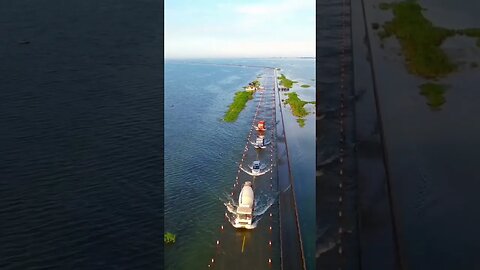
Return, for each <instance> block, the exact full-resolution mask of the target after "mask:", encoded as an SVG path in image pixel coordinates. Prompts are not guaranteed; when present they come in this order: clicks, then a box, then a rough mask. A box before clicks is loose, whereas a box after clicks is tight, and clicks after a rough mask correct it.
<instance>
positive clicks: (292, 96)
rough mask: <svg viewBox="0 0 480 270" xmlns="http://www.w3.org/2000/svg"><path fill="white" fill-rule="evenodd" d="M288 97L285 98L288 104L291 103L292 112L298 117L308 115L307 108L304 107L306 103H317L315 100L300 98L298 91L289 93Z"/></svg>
mask: <svg viewBox="0 0 480 270" xmlns="http://www.w3.org/2000/svg"><path fill="white" fill-rule="evenodd" d="M287 96H288V98H287V99H286V100H285V103H286V104H289V105H290V108H292V113H293V115H294V116H296V117H305V116H307V115H308V112H307V110H305V108H303V106H305V105H306V104H309V103H310V104H315V101H303V100H301V99H300V98H298V95H297V93H295V92H293V93H288V94H287Z"/></svg>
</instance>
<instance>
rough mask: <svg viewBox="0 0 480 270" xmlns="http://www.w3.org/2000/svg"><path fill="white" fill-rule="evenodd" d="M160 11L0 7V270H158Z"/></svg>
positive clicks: (145, 5) (148, 4)
mask: <svg viewBox="0 0 480 270" xmlns="http://www.w3.org/2000/svg"><path fill="white" fill-rule="evenodd" d="M161 5H162V3H161V2H160V1H146V0H143V1H142V0H141V1H113V0H110V1H90V0H85V1H68V3H67V2H66V1H3V2H2V4H0V18H1V19H0V21H1V27H0V29H1V30H0V33H1V36H2V40H1V41H0V51H1V53H0V62H1V63H2V65H1V67H0V102H1V105H0V126H1V127H0V152H1V157H0V269H162V267H163V265H162V264H163V263H162V249H163V242H162V241H163V240H162V225H163V220H162V214H161V213H162V211H163V210H162V208H163V194H162V190H163V185H162V182H161V177H162V175H161V169H162V168H161V164H162V159H161V153H162V151H163V150H162V147H163V146H162V143H163V142H162V136H163V134H162V131H161V129H162V125H163V123H162V118H161V110H162V104H161V97H162V92H163V90H162V74H161V70H162V61H163V56H162V50H161V47H162V39H163V37H162V36H163V35H162V33H161V31H162V29H161V27H160V26H161V23H162V21H161V20H162V18H161V16H159V13H161V10H162V7H161Z"/></svg>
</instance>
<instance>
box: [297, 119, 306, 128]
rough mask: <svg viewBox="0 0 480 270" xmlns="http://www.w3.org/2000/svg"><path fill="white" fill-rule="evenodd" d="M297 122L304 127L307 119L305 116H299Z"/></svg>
mask: <svg viewBox="0 0 480 270" xmlns="http://www.w3.org/2000/svg"><path fill="white" fill-rule="evenodd" d="M297 123H298V125H299V126H300V127H304V126H305V119H303V118H298V119H297Z"/></svg>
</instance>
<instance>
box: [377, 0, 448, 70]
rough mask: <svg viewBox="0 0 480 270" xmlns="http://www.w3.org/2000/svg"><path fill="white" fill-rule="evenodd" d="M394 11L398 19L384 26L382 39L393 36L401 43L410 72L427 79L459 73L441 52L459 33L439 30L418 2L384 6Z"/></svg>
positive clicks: (412, 0)
mask: <svg viewBox="0 0 480 270" xmlns="http://www.w3.org/2000/svg"><path fill="white" fill-rule="evenodd" d="M380 8H381V9H383V10H386V9H391V10H392V11H393V15H394V18H393V20H391V21H388V22H386V23H385V24H384V25H383V31H380V32H379V36H380V38H382V39H384V38H388V37H390V36H392V35H394V36H395V37H397V39H398V40H399V42H400V44H401V46H402V51H403V54H404V57H405V60H406V64H407V68H408V70H409V71H410V72H411V73H413V74H417V75H420V76H422V77H424V78H438V77H441V76H445V75H447V74H448V73H450V72H452V71H454V70H455V69H456V65H455V64H454V63H452V62H451V61H450V59H448V57H447V55H446V54H445V52H444V51H443V50H442V49H441V48H440V45H441V44H442V43H443V41H444V40H445V39H446V38H448V37H450V36H452V35H454V34H455V31H453V30H449V29H445V28H441V27H436V26H434V25H433V24H432V23H431V22H430V21H429V20H427V19H426V18H425V17H424V16H423V14H422V7H421V6H420V5H419V4H418V3H417V2H416V1H415V0H406V1H403V2H395V3H390V4H385V3H383V4H382V5H380Z"/></svg>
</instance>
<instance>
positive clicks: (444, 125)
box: [366, 0, 480, 269]
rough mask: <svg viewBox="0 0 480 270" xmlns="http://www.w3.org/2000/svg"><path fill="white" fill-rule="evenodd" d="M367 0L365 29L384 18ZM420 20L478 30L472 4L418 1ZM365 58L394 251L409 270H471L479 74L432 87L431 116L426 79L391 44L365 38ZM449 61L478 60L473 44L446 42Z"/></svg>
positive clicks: (479, 145) (476, 219)
mask: <svg viewBox="0 0 480 270" xmlns="http://www.w3.org/2000/svg"><path fill="white" fill-rule="evenodd" d="M378 2H379V1H366V3H367V4H368V5H367V6H366V10H367V21H368V25H371V23H372V22H378V23H382V22H383V21H385V20H389V19H390V18H391V14H390V12H384V11H381V10H379V9H375V8H373V4H378ZM421 5H422V6H423V7H424V8H426V10H425V16H426V17H427V18H428V19H430V20H432V22H433V23H434V24H435V25H438V26H442V27H447V28H454V29H455V28H480V20H479V17H478V14H477V12H476V11H478V7H479V2H478V1H475V0H469V1H462V2H461V3H460V2H459V1H454V0H442V1H430V0H428V1H421ZM370 41H371V42H372V57H373V63H374V66H375V72H376V77H377V86H378V95H379V100H380V104H381V112H382V120H383V125H384V133H385V139H386V149H387V153H388V164H389V169H390V174H391V188H392V191H393V196H392V197H393V203H394V204H393V206H394V210H395V212H394V213H395V216H396V217H397V226H398V233H399V239H400V251H401V255H402V261H403V263H404V265H403V266H404V267H405V268H408V269H476V268H478V267H479V264H478V260H477V259H476V257H477V253H478V250H479V249H480V244H479V243H480V241H479V233H478V227H479V226H480V215H479V212H480V211H479V209H478V207H476V206H477V205H478V204H479V199H478V192H477V190H478V189H479V188H480V185H479V182H478V179H480V177H479V174H478V160H479V158H478V150H479V149H480V141H479V139H478V138H479V137H480V124H479V121H478V119H477V115H478V114H479V113H480V109H479V106H478V100H480V92H479V91H478V85H479V83H480V76H478V75H479V72H478V69H472V68H469V67H468V65H464V64H460V68H459V71H458V72H455V73H453V74H451V75H449V76H448V77H446V78H442V79H440V80H439V83H442V84H448V85H449V88H448V89H447V92H446V95H445V98H446V103H445V104H444V105H443V107H442V110H440V111H432V110H430V108H429V107H428V106H427V105H426V104H425V103H426V101H425V98H424V97H422V96H421V95H419V88H418V86H419V85H420V84H422V83H424V82H426V80H425V79H422V78H418V77H416V76H413V75H411V74H409V73H408V72H407V71H406V69H405V65H404V60H403V57H398V56H396V53H398V52H400V47H399V44H398V42H396V41H395V40H390V41H389V42H388V43H386V44H385V48H384V49H382V48H381V47H380V44H379V40H378V37H377V36H376V35H372V36H371V37H370ZM443 47H444V48H445V49H446V51H447V54H449V56H451V57H452V59H453V61H454V62H460V61H462V60H464V59H468V61H478V59H480V50H479V48H478V47H475V45H474V41H473V40H470V42H465V40H464V39H461V38H460V39H459V38H454V39H448V40H447V41H446V42H445V44H444V45H443Z"/></svg>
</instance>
